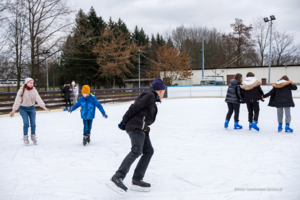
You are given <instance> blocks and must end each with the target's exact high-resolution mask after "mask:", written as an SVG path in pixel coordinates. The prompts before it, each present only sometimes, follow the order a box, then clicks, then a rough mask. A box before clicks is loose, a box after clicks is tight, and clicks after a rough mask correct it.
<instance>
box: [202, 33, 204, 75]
mask: <svg viewBox="0 0 300 200" xmlns="http://www.w3.org/2000/svg"><path fill="white" fill-rule="evenodd" d="M203 77H204V36H202V78H203Z"/></svg>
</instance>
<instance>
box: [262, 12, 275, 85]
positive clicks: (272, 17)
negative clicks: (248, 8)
mask: <svg viewBox="0 0 300 200" xmlns="http://www.w3.org/2000/svg"><path fill="white" fill-rule="evenodd" d="M275 19H276V18H275V16H274V15H271V16H270V20H269V18H267V17H265V18H264V21H265V22H266V23H267V22H269V21H271V26H270V50H269V78H268V85H270V79H271V46H272V21H273V20H275Z"/></svg>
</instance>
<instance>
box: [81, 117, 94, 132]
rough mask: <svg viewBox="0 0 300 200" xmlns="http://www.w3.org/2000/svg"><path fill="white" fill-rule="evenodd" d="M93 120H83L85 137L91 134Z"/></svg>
mask: <svg viewBox="0 0 300 200" xmlns="http://www.w3.org/2000/svg"><path fill="white" fill-rule="evenodd" d="M92 123H93V120H92V119H91V120H83V135H87V134H91V129H92Z"/></svg>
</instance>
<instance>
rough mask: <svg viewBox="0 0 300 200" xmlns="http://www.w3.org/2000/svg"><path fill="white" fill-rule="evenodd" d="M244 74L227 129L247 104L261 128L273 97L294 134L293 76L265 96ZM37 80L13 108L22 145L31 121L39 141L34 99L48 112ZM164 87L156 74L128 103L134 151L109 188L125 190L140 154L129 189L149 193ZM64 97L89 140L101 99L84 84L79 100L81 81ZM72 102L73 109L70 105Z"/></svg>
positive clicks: (235, 86) (233, 85)
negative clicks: (154, 127) (263, 108)
mask: <svg viewBox="0 0 300 200" xmlns="http://www.w3.org/2000/svg"><path fill="white" fill-rule="evenodd" d="M242 79H243V77H242V75H241V74H239V73H238V74H236V75H235V78H234V79H232V80H230V84H229V87H228V91H227V95H226V99H225V102H227V105H228V113H227V115H226V121H225V125H224V126H225V128H228V125H229V121H230V118H231V116H232V114H233V112H234V129H242V128H243V127H242V126H241V125H239V111H240V104H242V103H246V104H247V108H248V120H249V129H250V130H251V129H252V128H253V129H255V130H257V131H259V127H258V117H259V110H260V109H259V101H264V98H266V97H269V96H271V98H270V102H269V106H272V107H276V108H277V117H278V124H279V125H278V131H279V132H280V131H282V130H283V128H282V124H283V112H285V116H286V119H285V123H286V126H285V131H286V132H293V129H291V128H290V122H291V110H290V108H291V107H294V106H295V104H294V101H293V97H292V92H291V90H297V86H296V85H295V84H294V83H293V82H292V81H290V80H289V78H288V77H287V76H282V77H281V78H280V79H279V80H278V82H276V83H275V84H272V86H273V88H272V90H271V91H270V92H268V93H267V94H264V93H263V91H262V89H261V87H260V85H261V82H260V81H259V80H257V79H256V78H255V75H254V74H253V73H252V72H249V73H247V75H246V78H245V80H244V81H243V80H242ZM33 85H34V81H33V79H31V78H26V79H25V84H24V85H23V86H22V87H21V88H20V89H19V91H18V93H17V95H16V99H15V103H14V105H13V110H12V112H11V113H10V116H11V117H13V116H14V114H15V112H16V111H17V110H18V109H20V114H21V116H22V118H23V124H24V126H23V133H24V138H23V140H24V143H25V144H29V140H28V128H29V121H30V126H31V140H32V142H33V143H34V144H36V143H37V140H36V133H35V131H36V125H35V118H36V111H35V102H37V103H38V105H39V106H40V107H42V108H43V109H44V110H47V111H50V110H49V109H48V108H46V106H45V103H44V102H43V100H42V99H41V97H40V96H39V93H38V92H37V90H36V89H35V88H34V87H33ZM165 88H166V87H165V85H164V82H163V80H161V79H160V78H156V79H155V80H154V81H153V82H152V86H151V87H150V88H149V89H146V90H145V91H144V92H142V93H141V94H140V95H139V96H138V97H137V99H136V100H135V102H134V103H133V104H131V105H130V107H129V108H128V110H127V111H126V113H125V114H124V116H123V118H122V120H121V122H120V123H119V124H118V127H119V128H120V129H121V130H124V131H126V132H127V134H128V136H129V138H130V141H131V150H130V152H129V154H128V155H127V156H126V157H125V158H124V159H123V161H122V162H121V165H120V167H119V168H118V170H117V171H116V172H115V174H114V175H113V176H112V177H111V179H110V180H109V181H108V182H107V186H108V187H110V188H111V189H113V190H114V191H116V192H118V193H119V194H125V193H126V191H127V187H126V186H125V185H124V183H123V180H124V179H125V177H126V175H127V173H128V172H129V169H130V167H131V165H132V164H133V162H134V161H135V160H136V159H137V158H138V157H139V156H141V157H140V160H139V161H138V164H137V166H136V168H135V170H134V174H133V177H132V186H131V190H135V191H144V192H146V191H150V188H151V185H150V183H147V182H145V181H143V178H144V176H145V173H146V170H147V168H148V165H149V163H150V160H151V158H152V156H153V153H154V149H153V147H152V144H151V140H150V137H149V133H150V127H149V126H150V125H151V124H153V123H154V122H155V119H156V115H157V112H158V108H157V104H158V103H160V102H161V100H162V98H163V96H164V93H165ZM62 92H63V93H64V97H65V101H66V109H65V110H67V111H68V112H69V113H72V112H73V111H74V110H76V109H77V108H78V107H81V111H80V116H81V119H82V120H83V144H84V145H86V144H87V143H90V142H91V138H90V136H91V130H92V123H93V119H94V118H95V111H96V108H98V110H99V111H100V112H101V113H102V116H103V117H104V118H107V117H108V116H107V114H106V112H105V110H104V109H103V107H102V105H101V103H100V102H99V101H98V100H97V99H96V97H95V96H94V95H93V94H92V93H91V92H90V87H89V86H88V85H84V86H83V87H82V89H81V93H82V96H81V97H80V98H79V99H78V101H77V97H78V92H79V90H78V85H76V84H75V82H72V88H71V87H70V85H69V84H68V83H66V84H65V85H64V87H63V88H62ZM70 92H73V94H77V95H73V98H74V99H73V102H74V103H75V105H74V106H73V107H72V106H71V105H70V104H71V103H70ZM68 104H69V106H70V108H68Z"/></svg>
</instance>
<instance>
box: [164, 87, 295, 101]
mask: <svg viewBox="0 0 300 200" xmlns="http://www.w3.org/2000/svg"><path fill="white" fill-rule="evenodd" d="M297 86H298V90H293V91H292V94H293V97H296V98H300V85H297ZM167 88H168V98H186V97H190V98H191V97H225V96H226V94H227V89H228V86H227V85H220V86H214V85H212V86H210V85H209V86H208V85H207V86H204V85H203V86H169V87H167ZM272 88H273V87H272V86H269V85H262V86H261V89H262V90H263V92H264V93H268V92H269V91H270V90H271V89H272Z"/></svg>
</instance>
